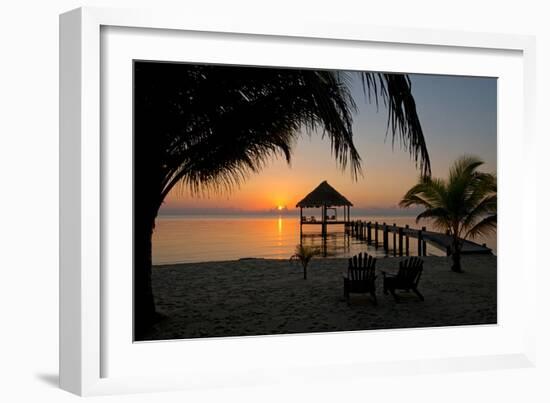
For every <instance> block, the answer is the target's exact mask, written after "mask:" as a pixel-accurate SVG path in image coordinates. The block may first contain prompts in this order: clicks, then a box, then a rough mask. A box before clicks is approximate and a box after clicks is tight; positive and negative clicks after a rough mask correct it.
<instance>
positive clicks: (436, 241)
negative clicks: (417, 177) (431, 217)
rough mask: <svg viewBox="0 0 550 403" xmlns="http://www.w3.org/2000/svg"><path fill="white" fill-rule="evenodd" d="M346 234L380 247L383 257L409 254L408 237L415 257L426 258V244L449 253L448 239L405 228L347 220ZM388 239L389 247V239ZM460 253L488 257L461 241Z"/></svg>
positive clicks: (482, 250) (483, 247)
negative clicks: (414, 242) (384, 253)
mask: <svg viewBox="0 0 550 403" xmlns="http://www.w3.org/2000/svg"><path fill="white" fill-rule="evenodd" d="M346 234H348V235H350V236H352V237H354V238H355V239H357V240H359V241H363V242H365V243H367V244H368V245H373V246H374V247H375V248H384V251H385V252H386V254H388V255H390V254H392V253H393V255H394V256H409V255H411V252H412V250H411V247H413V245H411V238H412V239H416V246H415V251H416V255H418V256H426V255H427V243H429V244H430V245H433V246H434V247H436V248H438V249H440V250H443V251H445V252H446V254H447V255H450V252H451V243H452V236H450V235H448V234H442V233H439V232H434V231H427V230H426V227H422V229H414V228H410V227H409V226H408V225H405V226H404V227H400V226H398V225H396V224H395V223H393V224H392V225H388V224H386V223H385V222H382V223H379V222H378V221H375V222H372V221H361V220H355V221H350V222H348V223H347V224H346ZM390 236H391V237H392V242H391V245H390V242H389V237H390ZM462 242H463V246H462V254H488V253H491V252H492V251H491V249H490V248H488V247H487V245H486V244H483V245H479V244H477V243H475V242H472V241H468V240H464V239H463V240H462Z"/></svg>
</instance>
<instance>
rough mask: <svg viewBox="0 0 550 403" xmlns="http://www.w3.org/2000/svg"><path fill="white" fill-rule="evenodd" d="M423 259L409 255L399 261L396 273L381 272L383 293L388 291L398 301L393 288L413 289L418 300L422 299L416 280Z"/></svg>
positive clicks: (419, 273)
mask: <svg viewBox="0 0 550 403" xmlns="http://www.w3.org/2000/svg"><path fill="white" fill-rule="evenodd" d="M423 265H424V261H423V260H422V259H420V258H418V257H410V258H408V259H405V260H402V261H401V262H399V271H398V272H397V274H389V273H386V272H384V271H383V272H382V275H383V276H384V294H386V295H387V294H388V291H389V292H390V293H391V295H393V297H394V298H395V300H396V301H397V302H399V297H398V296H397V294H396V293H395V290H404V291H407V292H409V291H411V290H412V291H413V292H414V293H415V294H416V295H418V297H419V298H420V300H422V301H424V296H423V295H422V294H421V293H420V291H418V282H419V281H420V276H421V275H422V269H423Z"/></svg>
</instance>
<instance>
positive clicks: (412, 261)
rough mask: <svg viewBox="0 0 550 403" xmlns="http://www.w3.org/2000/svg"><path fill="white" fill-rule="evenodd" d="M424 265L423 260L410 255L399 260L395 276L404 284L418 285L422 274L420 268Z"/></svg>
mask: <svg viewBox="0 0 550 403" xmlns="http://www.w3.org/2000/svg"><path fill="white" fill-rule="evenodd" d="M423 267H424V261H423V260H422V259H420V258H418V257H416V256H415V257H410V258H408V259H405V260H403V261H401V262H399V272H398V273H397V277H398V278H399V280H400V281H402V282H403V283H405V284H414V285H415V286H416V285H418V282H419V281H420V276H421V275H422V269H423Z"/></svg>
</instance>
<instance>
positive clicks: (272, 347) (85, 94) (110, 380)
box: [60, 8, 537, 395]
mask: <svg viewBox="0 0 550 403" xmlns="http://www.w3.org/2000/svg"><path fill="white" fill-rule="evenodd" d="M113 27H116V28H113ZM139 30H142V31H141V32H142V34H143V35H144V36H143V38H141V39H142V41H141V42H140V43H141V44H142V49H141V50H140V52H145V53H143V54H145V56H147V54H149V57H150V58H158V57H172V56H166V55H168V53H166V55H164V56H163V54H162V49H171V47H170V44H173V43H174V41H176V42H177V41H179V40H183V39H181V38H182V37H183V36H185V35H186V33H192V36H193V38H194V39H193V38H192V40H200V38H201V37H202V36H204V37H207V36H210V37H212V36H213V38H214V39H213V41H212V42H213V43H214V42H216V41H219V40H220V39H221V40H227V41H230V40H235V38H237V40H238V41H241V42H242V43H241V42H239V43H241V45H242V46H245V47H246V46H248V45H247V41H249V43H254V44H256V45H260V47H261V46H266V44H268V43H269V44H271V45H270V46H274V47H275V48H278V49H279V50H276V51H275V53H273V52H268V51H267V50H265V51H263V53H262V51H254V52H249V53H250V54H249V55H246V54H245V53H246V52H244V51H243V50H242V49H241V50H238V49H237V48H238V46H237V47H236V48H233V52H234V53H235V55H233V56H231V55H227V54H225V55H224V54H222V53H220V54H216V56H215V60H214V59H209V58H208V57H207V56H205V55H202V56H201V54H200V52H199V51H198V50H197V53H196V56H195V57H193V60H201V61H216V62H227V63H230V62H238V61H241V62H243V61H245V62H249V63H257V64H267V65H269V64H272V63H274V62H273V59H270V57H273V55H275V56H276V55H277V54H278V53H277V52H280V53H279V55H280V56H281V57H282V51H281V50H280V49H287V50H288V52H289V53H292V46H294V45H293V44H296V45H297V46H299V47H300V48H301V49H302V50H303V49H306V50H307V49H310V48H313V47H315V46H325V47H327V49H333V50H334V51H339V49H344V48H346V47H351V48H357V47H362V46H365V49H367V48H368V47H369V46H370V47H373V46H374V47H376V48H377V49H382V51H384V49H386V48H388V47H389V48H391V49H393V50H392V52H393V51H395V52H396V53H395V54H394V55H393V56H391V57H392V58H393V59H394V60H397V59H398V56H399V54H400V53H399V52H401V53H402V54H407V53H403V52H421V53H422V52H424V54H425V57H426V58H427V60H428V61H429V60H431V61H432V63H433V64H434V67H433V69H434V70H433V71H432V72H439V73H445V74H453V72H455V73H456V71H458V70H453V69H451V68H450V67H449V69H448V70H446V67H445V62H441V65H439V64H438V63H436V60H437V59H436V58H435V56H434V55H435V54H436V53H437V52H439V53H441V54H446V55H447V56H448V58H447V59H446V58H444V57H442V58H441V60H447V62H446V63H448V64H449V60H451V59H452V58H455V59H456V60H460V58H461V57H463V56H464V55H467V54H471V55H473V56H471V57H472V63H469V67H466V66H464V68H463V69H464V71H466V70H467V69H468V68H469V69H471V70H470V71H469V73H468V74H472V75H473V74H476V72H480V73H486V74H483V75H493V74H490V73H491V71H492V69H496V66H493V67H492V66H491V65H490V64H491V63H494V60H493V61H491V60H492V59H491V58H493V57H497V58H500V59H499V60H501V59H502V63H501V64H502V66H500V67H499V68H501V69H503V70H502V71H503V72H504V73H503V76H502V77H500V78H502V79H503V80H504V82H505V83H506V84H504V87H503V86H501V87H499V93H500V95H499V96H502V91H504V93H505V94H508V96H510V94H515V97H514V100H513V101H510V102H511V103H510V104H507V103H506V102H504V103H500V100H501V98H499V150H498V157H499V169H498V174H499V196H502V199H503V203H501V202H500V199H501V198H500V197H499V211H500V212H499V234H498V236H499V255H498V265H499V284H498V287H499V289H498V291H499V324H498V325H497V326H481V327H479V326H475V327H457V328H443V329H410V330H402V331H399V330H394V331H376V332H347V333H346V332H342V333H337V334H325V335H294V336H278V337H271V336H269V337H246V338H230V339H214V340H182V341H176V342H155V343H132V340H131V339H129V338H128V337H127V334H126V333H124V332H127V330H128V326H127V323H128V318H129V320H130V321H131V316H132V314H131V306H130V308H129V307H128V303H129V302H128V301H131V298H130V300H128V298H121V300H124V301H126V303H120V304H119V305H116V306H115V305H113V304H114V303H113V302H112V298H109V295H110V293H111V292H113V289H117V287H121V288H124V290H122V291H123V292H122V294H118V295H126V294H127V292H128V288H127V287H126V286H124V284H126V283H127V277H121V276H111V272H109V271H106V269H105V268H106V267H109V259H111V258H114V259H117V258H118V257H123V252H117V251H114V252H113V248H110V247H109V244H108V242H107V241H106V239H107V237H106V236H105V234H106V233H105V228H108V227H109V225H110V224H109V223H108V222H106V221H105V220H109V219H113V217H114V215H106V214H105V211H102V209H104V210H105V209H106V206H110V205H109V203H111V201H109V200H110V199H109V197H110V196H109V192H110V191H111V190H112V189H113V187H112V186H111V185H110V184H109V180H110V179H108V178H111V177H113V178H114V177H116V175H114V171H113V172H110V171H109V169H115V168H112V164H111V165H110V164H109V157H108V154H109V152H108V151H109V149H110V147H123V146H124V143H120V144H118V145H117V144H116V143H113V142H111V140H112V138H113V136H109V137H107V138H105V133H106V132H108V131H109V127H110V126H109V125H110V124H111V123H108V122H107V123H106V122H105V120H106V119H105V117H106V116H108V115H109V110H105V109H103V108H106V106H105V102H104V101H105V98H104V96H105V94H107V93H109V91H111V92H114V98H108V100H109V105H113V102H122V103H124V102H126V103H127V105H126V107H125V108H123V109H124V110H126V112H124V111H122V112H121V113H120V116H119V117H118V118H117V119H119V121H120V122H122V123H124V122H126V124H127V123H128V119H125V117H127V113H128V110H129V111H130V113H131V107H130V105H131V98H128V96H127V95H128V94H127V92H124V91H126V90H127V82H126V84H125V85H126V90H124V88H122V87H120V88H118V87H116V84H113V81H109V80H104V77H102V74H104V73H105V71H108V72H109V74H120V71H118V70H117V65H119V64H120V63H125V61H124V60H123V59H122V58H126V59H125V60H129V58H130V59H131V58H132V57H134V58H137V57H136V56H135V54H134V55H133V54H132V49H133V48H132V46H125V43H124V42H121V41H124V40H127V41H130V42H131V37H132V36H134V35H137V33H138V32H140V31H139ZM109 32H110V33H111V34H113V35H114V36H113V38H114V39H112V40H111V39H110V40H109V41H110V42H108V44H109V46H119V48H117V49H119V50H120V52H118V53H117V55H118V56H117V57H120V58H121V60H120V62H117V63H118V64H117V65H114V66H113V69H114V70H103V69H104V68H107V69H110V68H111V67H109V65H107V67H105V60H102V57H105V56H107V57H109V56H110V55H111V56H112V54H110V53H109V52H108V51H106V50H105V49H102V47H107V46H106V44H107V42H105V37H102V35H103V34H105V33H109ZM151 34H154V35H153V36H152V37H151ZM180 34H181V35H183V36H178V35H180ZM117 35H119V36H118V37H117ZM117 38H118V39H117ZM224 38H225V39H224ZM117 41H118V42H117ZM155 41H157V42H158V43H160V42H162V41H165V42H166V43H165V44H164V45H161V46H158V49H159V50H158V52H159V53H154V52H153V50H152V47H153V46H154V45H155ZM130 42H127V43H126V44H130V45H131V43H130ZM121 44H124V46H123V47H121ZM289 44H290V45H289ZM207 45H208V44H207ZM212 46H215V44H213V45H212ZM275 48H274V49H275ZM124 49H126V50H127V53H125V52H123V50H124ZM346 49H347V48H346ZM361 49H362V48H361ZM391 49H390V50H391ZM534 49H535V44H534V39H533V38H532V37H529V36H519V35H500V34H481V33H466V32H454V31H440V30H438V31H429V30H417V29H407V28H382V27H369V26H363V25H361V26H357V25H349V24H344V23H337V22H330V21H328V22H327V21H318V20H315V19H314V18H313V17H312V19H310V20H303V19H302V20H300V22H299V23H297V22H295V21H293V20H289V21H270V20H269V19H266V20H255V21H253V20H244V19H241V20H239V19H235V18H232V19H226V20H221V19H206V18H196V17H195V16H193V15H173V14H170V13H168V12H159V11H151V10H116V9H103V8H81V9H77V10H73V11H70V12H68V13H65V14H63V15H61V17H60V385H61V387H62V388H63V389H66V390H68V391H71V392H73V393H76V394H79V395H96V394H112V393H130V392H139V391H158V390H172V389H187V388H201V387H211V386H214V385H219V386H228V385H233V386H244V385H253V384H261V383H275V382H292V379H293V377H296V375H297V374H299V375H300V379H301V380H304V378H307V379H312V380H323V379H333V378H334V377H336V378H340V379H342V378H343V377H346V376H347V375H349V374H353V376H355V377H356V376H369V375H379V374H393V375H396V374H412V373H419V372H420V373H426V372H440V371H456V370H460V371H463V370H478V369H498V368H518V367H529V366H533V365H535V357H536V354H535V345H534V339H535V328H536V323H535V312H536V305H535V301H536V294H535V287H536V284H534V282H530V281H528V279H529V278H535V277H536V275H537V273H536V270H537V265H536V262H535V256H534V255H530V254H528V253H525V254H523V253H521V251H522V250H523V251H526V250H527V248H528V241H527V228H526V227H525V225H524V224H522V223H524V222H525V223H526V222H534V221H535V220H536V211H535V210H534V209H529V208H527V203H525V202H524V198H525V197H526V196H525V192H522V193H523V194H520V195H515V196H514V195H511V194H510V197H507V196H508V194H507V193H506V192H507V191H506V183H507V182H509V181H513V180H516V179H518V178H516V177H513V176H512V175H513V174H512V173H509V172H507V171H505V170H503V169H504V165H505V163H506V161H507V159H508V158H510V156H511V155H512V154H514V153H515V158H516V159H517V158H519V159H520V161H521V162H520V163H521V164H522V166H523V171H524V172H525V171H529V172H535V159H534V158H532V155H534V138H535V133H534V128H533V118H534V117H533V113H534V112H533V111H534V88H535V75H534V68H535V63H534V57H535V55H534ZM371 50H372V49H371ZM342 51H344V50H342ZM147 52H148V53H147ZM239 52H240V53H239ZM143 54H141V53H140V56H142V55H143ZM239 54H240V56H239ZM407 55H409V56H410V54H407ZM476 55H477V56H476ZM508 56H509V57H508ZM232 57H237V59H231V58H232ZM239 57H240V58H239ZM296 57H298V56H296ZM113 58H114V56H113ZM449 58H450V59H449ZM457 58H458V59H457ZM476 58H479V59H480V60H479V64H476V63H475V60H477V59H476ZM483 58H485V59H483ZM344 59H345V58H344ZM482 59H483V60H482ZM311 60H312V61H311V63H312V66H318V65H319V63H323V62H322V60H321V59H319V60H321V61H319V60H315V58H314V57H313V56H312V59H311ZM412 62H413V61H411V62H410V63H412ZM416 62H417V63H424V66H425V63H426V60H424V61H423V62H421V61H418V60H417V61H416ZM305 63H306V61H302V62H301V63H300V65H304V64H305ZM331 63H335V62H331ZM343 63H344V64H343V65H341V66H340V65H336V64H331V65H330V66H331V67H336V68H337V67H339V66H340V67H349V66H350V63H353V62H352V61H351V57H350V58H348V59H347V60H345V61H344V62H343ZM394 63H399V62H398V61H395V62H394ZM401 63H402V64H401V66H402V68H403V70H402V71H406V72H427V71H428V70H425V67H422V65H421V64H418V65H417V67H414V65H412V64H409V65H407V66H405V64H404V63H403V62H401ZM484 63H485V64H488V66H489V67H483V66H484ZM107 64H108V63H107ZM285 65H288V63H286V64H285ZM358 66H359V65H358ZM506 66H508V67H506ZM323 67H324V66H323ZM380 68H382V67H380ZM393 68H394V69H397V68H399V64H395V65H394V67H393ZM453 68H454V69H456V66H455V67H453ZM411 69H412V70H414V71H412V70H411ZM505 69H508V70H505ZM117 71H118V72H117ZM115 82H116V80H115ZM508 83H509V84H508ZM111 86H113V88H117V89H114V90H113V89H111ZM501 90H502V91H501ZM508 90H509V91H510V92H507V91H508ZM109 96H110V95H109ZM117 99H118V101H117ZM518 108H519V109H518ZM107 109H108V108H107ZM513 111H516V112H517V113H510V112H513ZM503 112H508V113H503ZM117 115H118V114H117ZM503 115H513V116H503ZM501 119H506V120H505V121H504V120H501ZM107 120H108V119H107ZM503 123H505V125H503ZM114 124H117V123H116V122H115V123H114ZM512 129H513V130H515V131H516V132H519V133H521V134H522V135H521V136H519V135H518V136H517V137H513V135H512V134H511V133H512ZM123 130H125V129H123ZM102 136H103V137H102ZM117 138H118V137H117ZM124 141H127V139H126V140H124ZM125 144H128V143H127V142H126V143H125ZM129 158H131V155H130V156H129ZM125 161H126V162H128V161H129V162H131V159H130V160H128V159H126V160H125ZM121 165H124V164H123V163H122V164H121ZM129 169H130V171H131V165H130V168H129ZM126 172H127V171H126ZM523 178H527V179H521V178H520V180H523V181H524V182H523V183H524V185H523V186H524V187H525V189H529V188H533V189H534V183H535V182H534V181H535V180H536V179H535V176H534V175H532V176H531V175H526V176H525V177H523ZM113 180H116V179H113ZM503 185H504V186H503ZM501 189H502V191H501ZM127 190H128V189H126V191H127ZM126 195H127V193H126ZM122 196H123V197H122V198H120V199H119V200H124V195H122ZM126 200H127V199H126ZM115 208H116V207H115ZM119 208H120V206H119ZM518 208H519V209H520V210H519V212H518V213H517V214H516V218H515V220H516V221H515V222H516V224H514V225H515V228H514V229H515V231H517V233H516V245H515V246H514V247H515V252H514V253H516V254H517V255H522V256H523V258H522V260H521V261H519V260H518V259H517V258H516V259H515V260H514V256H512V252H509V251H507V246H508V245H511V242H512V241H513V240H512V239H511V237H509V236H508V233H507V231H508V229H509V228H510V225H511V224H512V220H507V219H506V214H507V213H506V212H507V211H508V212H510V211H512V210H517V209H518ZM108 209H111V207H108ZM109 211H111V210H109ZM113 211H115V210H113ZM518 214H519V216H520V217H519V218H518ZM517 223H519V224H517ZM123 224H124V223H120V224H117V225H118V228H119V229H123V230H124V225H123ZM127 230H128V229H127V228H126V231H127ZM121 233H124V232H121ZM109 234H110V235H109V237H110V238H109V239H113V234H117V232H116V229H115V232H114V233H109ZM518 237H519V239H521V242H519V245H518V244H517V239H518ZM117 240H118V241H120V243H121V244H125V245H126V246H128V242H130V247H131V240H128V239H126V240H125V239H122V238H117ZM122 249H123V247H122ZM501 252H502V253H501ZM113 253H114V254H115V255H117V254H118V255H120V256H118V257H117V256H115V255H112V254H113ZM514 265H516V266H517V265H519V266H520V267H521V274H520V275H518V276H517V277H516V278H515V279H513V278H512V276H511V275H510V274H509V270H511V269H513V268H514ZM515 269H517V267H515ZM125 273H126V274H127V271H126V272H125ZM513 281H515V282H516V283H519V284H521V287H519V286H518V289H520V291H518V292H521V293H523V294H524V295H523V297H522V301H521V303H518V305H519V306H515V305H514V306H513V305H512V303H510V302H511V301H510V300H509V298H511V293H510V292H509V291H510V287H511V285H512V284H513ZM124 293H126V294H124ZM507 299H508V300H507ZM117 304H118V302H117ZM128 309H130V310H128ZM124 312H126V313H127V319H124V318H123V315H124ZM520 317H521V320H518V318H520ZM118 319H121V320H120V321H119V320H118ZM502 321H504V322H502ZM118 322H120V323H123V324H124V323H125V324H126V325H123V326H122V327H124V326H125V327H124V328H121V329H120V330H119V329H116V328H115V323H118ZM503 323H504V325H503ZM403 338H408V339H409V340H416V339H418V340H424V341H423V342H422V343H424V345H425V348H424V349H422V348H421V349H420V351H419V352H416V353H411V354H409V355H407V353H406V352H405V353H403V352H400V351H398V352H397V353H399V354H401V355H399V354H395V355H394V356H391V355H388V356H387V357H382V356H380V355H376V354H374V351H370V352H369V351H367V352H368V353H370V355H369V356H367V355H365V356H361V355H359V356H356V357H354V359H353V360H347V361H342V360H339V356H338V353H326V354H325V355H321V356H320V355H319V354H317V352H318V351H320V350H325V351H327V352H331V351H335V349H336V348H337V347H338V346H347V345H351V346H356V345H359V344H360V343H364V342H365V340H367V339H368V340H369V343H368V344H371V343H373V342H374V343H378V344H377V345H378V346H380V345H382V344H384V343H387V344H391V343H399V341H400V340H402V339H403ZM459 338H460V339H461V340H463V343H464V346H462V347H461V348H454V347H449V350H448V351H447V350H445V347H444V346H445V342H446V341H451V340H457V339H459ZM491 340H493V343H492V346H491V348H490V349H489V347H488V346H489V342H490V341H491ZM117 343H118V344H117ZM430 345H431V346H432V347H431V349H430V348H428V346H430ZM208 351H210V352H213V355H215V356H216V357H218V358H217V360H216V359H210V358H207V359H205V354H204V353H205V352H208ZM245 351H247V353H245ZM285 351H287V352H288V351H293V352H298V351H299V352H300V353H299V354H293V355H292V359H290V358H289V356H286V357H285V354H284V352H285ZM403 354H404V355H403ZM180 355H181V357H185V359H179V360H178V359H177V357H178V356H180ZM169 356H170V357H172V358H176V359H172V360H169V359H168V358H167V357H169ZM133 357H134V358H133ZM135 357H139V360H138V359H136V358H135ZM158 357H160V358H158ZM281 357H282V358H281ZM151 360H157V361H156V362H155V365H156V366H152V365H153V361H151ZM158 360H164V361H162V364H163V365H159V362H161V361H158ZM205 360H206V361H205ZM260 360H261V361H260ZM136 362H142V363H143V367H144V368H141V369H140V368H136ZM123 363H126V365H124V364H123ZM117 365H118V366H117ZM111 367H112V368H111ZM151 367H153V368H156V369H157V370H156V371H155V372H157V373H156V374H154V373H152V372H151V371H149V372H148V371H147V369H148V368H151ZM159 368H163V370H159ZM213 368H215V369H213ZM304 368H307V371H303V369H304ZM134 369H135V371H134ZM335 374H337V375H335Z"/></svg>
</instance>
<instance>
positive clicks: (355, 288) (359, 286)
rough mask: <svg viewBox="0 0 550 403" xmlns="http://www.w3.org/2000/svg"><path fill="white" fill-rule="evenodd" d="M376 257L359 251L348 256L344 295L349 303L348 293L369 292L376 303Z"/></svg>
mask: <svg viewBox="0 0 550 403" xmlns="http://www.w3.org/2000/svg"><path fill="white" fill-rule="evenodd" d="M375 266H376V258H374V257H372V256H369V255H368V254H366V253H365V254H363V253H359V254H358V255H355V256H353V257H351V258H349V264H348V270H347V272H346V273H344V275H343V277H344V297H345V299H346V302H347V303H348V304H349V295H350V293H363V294H367V293H368V294H370V295H371V296H372V299H373V301H374V304H375V305H377V304H378V301H377V300H376V284H375V279H376V274H375Z"/></svg>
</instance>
